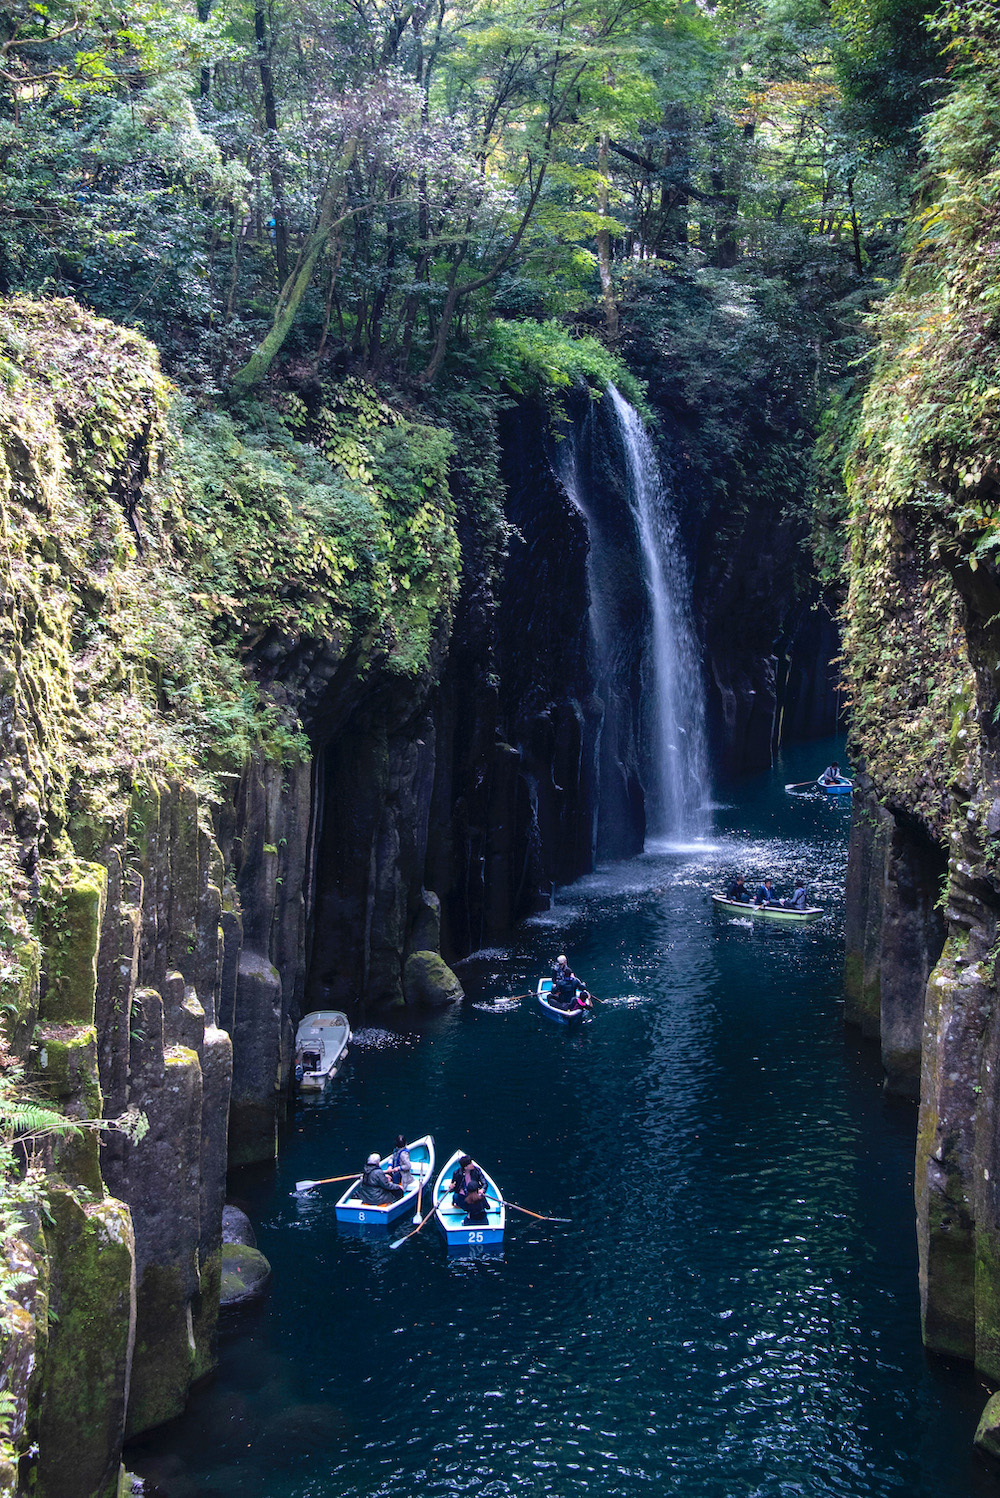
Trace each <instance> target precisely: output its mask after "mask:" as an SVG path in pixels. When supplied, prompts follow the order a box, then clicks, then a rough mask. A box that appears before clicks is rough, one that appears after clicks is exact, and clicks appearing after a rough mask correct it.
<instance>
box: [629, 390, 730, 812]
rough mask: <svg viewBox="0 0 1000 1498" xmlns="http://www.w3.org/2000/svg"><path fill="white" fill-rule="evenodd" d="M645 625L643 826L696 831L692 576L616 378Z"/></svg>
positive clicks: (650, 454)
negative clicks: (646, 607) (645, 603)
mask: <svg viewBox="0 0 1000 1498" xmlns="http://www.w3.org/2000/svg"><path fill="white" fill-rule="evenodd" d="M608 394H609V395H610V397H611V400H612V403H613V405H614V410H615V415H616V417H617V420H618V428H619V431H620V433H621V440H622V445H623V448H624V451H625V463H626V470H627V480H628V502H629V506H630V508H631V511H632V515H633V517H634V519H635V524H636V530H637V532H638V537H639V545H640V548H641V553H642V566H643V574H644V581H645V585H646V590H647V593H648V596H649V607H650V616H651V624H650V630H649V638H648V639H647V640H646V642H645V648H644V652H643V671H642V739H643V745H642V747H643V754H644V760H645V775H644V780H645V784H646V804H647V826H648V829H649V831H651V832H653V833H655V834H657V835H658V836H661V837H666V838H677V837H680V836H684V835H685V834H687V835H690V834H691V833H696V832H698V831H699V830H700V829H701V828H703V826H704V822H705V810H704V808H705V805H706V802H707V800H708V776H707V769H706V761H707V756H706V752H705V703H704V693H703V689H702V677H701V662H700V657H699V651H698V644H697V640H696V637H695V632H694V625H693V622H692V619H691V610H690V582H689V579H688V573H687V566H686V564H685V559H684V554H683V551H682V548H681V542H680V537H679V534H678V526H677V519H676V516H675V514H674V510H673V505H672V503H671V496H670V494H669V491H668V490H667V487H666V485H665V484H664V482H663V477H662V474H661V472H660V465H659V462H658V461H657V457H656V452H655V450H654V448H653V444H652V442H651V441H650V440H649V437H648V436H647V435H646V431H645V429H644V427H643V424H642V420H641V418H640V416H639V413H638V411H636V410H635V408H634V406H631V405H630V404H629V402H628V401H627V400H626V399H625V397H624V396H623V395H622V394H621V392H620V391H618V390H616V389H615V387H614V385H609V387H608Z"/></svg>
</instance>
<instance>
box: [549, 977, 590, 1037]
mask: <svg viewBox="0 0 1000 1498" xmlns="http://www.w3.org/2000/svg"><path fill="white" fill-rule="evenodd" d="M536 997H537V999H538V1007H539V1009H540V1010H541V1011H542V1013H543V1014H544V1015H545V1018H546V1019H550V1020H553V1021H554V1023H555V1024H557V1025H563V1026H564V1027H568V1026H571V1025H579V1024H582V1023H583V1020H584V1018H585V1016H586V1015H588V1014H589V1013H590V1010H589V1009H562V1008H560V1006H559V1005H558V1004H557V1003H555V1002H554V1000H553V997H552V979H551V978H539V980H538V992H537V994H536Z"/></svg>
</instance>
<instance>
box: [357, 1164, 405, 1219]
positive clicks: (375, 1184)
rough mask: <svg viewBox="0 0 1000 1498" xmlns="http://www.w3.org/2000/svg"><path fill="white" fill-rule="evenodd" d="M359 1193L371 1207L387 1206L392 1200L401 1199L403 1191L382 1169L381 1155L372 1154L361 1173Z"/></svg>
mask: <svg viewBox="0 0 1000 1498" xmlns="http://www.w3.org/2000/svg"><path fill="white" fill-rule="evenodd" d="M358 1195H359V1196H360V1198H361V1200H362V1201H363V1202H364V1203H365V1204H366V1205H367V1206H369V1207H386V1206H388V1205H389V1203H390V1202H396V1201H399V1198H400V1197H401V1196H402V1195H403V1191H402V1188H401V1187H399V1186H396V1185H394V1183H393V1181H392V1180H391V1178H390V1177H389V1176H388V1175H387V1174H386V1172H385V1171H384V1170H383V1169H382V1162H381V1160H380V1158H379V1156H378V1155H376V1154H371V1155H369V1156H368V1159H367V1161H366V1163H365V1168H364V1170H363V1172H362V1175H361V1184H360V1186H359V1187H358Z"/></svg>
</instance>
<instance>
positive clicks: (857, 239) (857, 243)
mask: <svg viewBox="0 0 1000 1498" xmlns="http://www.w3.org/2000/svg"><path fill="white" fill-rule="evenodd" d="M847 201H848V202H849V203H850V205H851V238H852V241H853V243H854V265H855V269H856V270H857V273H858V275H859V276H863V275H864V273H865V267H864V262H863V260H862V258H861V229H860V226H859V224H858V215H857V211H856V210H855V207H854V178H853V177H848V179H847Z"/></svg>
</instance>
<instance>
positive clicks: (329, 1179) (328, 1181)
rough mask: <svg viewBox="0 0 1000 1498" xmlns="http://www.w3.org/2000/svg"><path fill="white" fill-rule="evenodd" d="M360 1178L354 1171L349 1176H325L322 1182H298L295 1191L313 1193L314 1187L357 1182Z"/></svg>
mask: <svg viewBox="0 0 1000 1498" xmlns="http://www.w3.org/2000/svg"><path fill="white" fill-rule="evenodd" d="M360 1178H361V1177H360V1174H359V1172H358V1171H356V1170H352V1171H351V1174H350V1175H349V1176H324V1178H323V1180H321V1181H296V1182H295V1189H296V1191H311V1190H312V1188H313V1187H314V1186H332V1185H333V1183H334V1181H357V1180H360Z"/></svg>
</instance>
